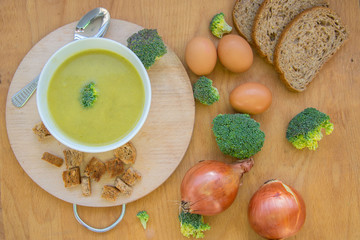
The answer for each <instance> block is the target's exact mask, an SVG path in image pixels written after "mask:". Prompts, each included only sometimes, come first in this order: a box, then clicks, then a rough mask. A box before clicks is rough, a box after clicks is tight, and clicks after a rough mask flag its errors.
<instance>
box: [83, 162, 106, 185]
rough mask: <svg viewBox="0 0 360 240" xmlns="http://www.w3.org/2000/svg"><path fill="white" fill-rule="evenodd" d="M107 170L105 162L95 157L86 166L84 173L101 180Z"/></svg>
mask: <svg viewBox="0 0 360 240" xmlns="http://www.w3.org/2000/svg"><path fill="white" fill-rule="evenodd" d="M105 172H106V166H105V163H103V162H102V161H100V160H99V159H98V158H96V157H93V158H92V159H91V160H90V162H89V163H88V165H87V166H86V168H85V171H84V174H85V176H87V177H90V178H91V179H94V180H95V181H97V182H98V181H100V178H101V176H102V175H103V174H104V173H105Z"/></svg>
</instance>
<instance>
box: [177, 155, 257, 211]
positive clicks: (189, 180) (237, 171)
mask: <svg viewBox="0 0 360 240" xmlns="http://www.w3.org/2000/svg"><path fill="white" fill-rule="evenodd" d="M253 165H254V161H253V160H252V159H246V160H242V161H241V162H237V163H233V164H227V163H224V162H220V161H215V160H206V161H202V162H199V163H197V164H196V165H194V166H193V167H192V168H190V169H189V170H188V171H187V172H186V174H185V176H184V179H183V181H182V183H181V208H182V210H183V211H184V212H190V213H194V214H200V215H205V216H212V215H215V214H219V213H221V212H223V211H225V210H226V209H227V208H228V207H230V205H231V204H232V203H233V202H234V200H235V198H236V195H237V192H238V189H239V185H240V179H241V176H242V175H243V173H245V172H248V171H249V170H250V169H251V168H252V166H253Z"/></svg>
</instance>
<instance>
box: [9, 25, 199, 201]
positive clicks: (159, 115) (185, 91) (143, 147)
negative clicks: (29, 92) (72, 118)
mask: <svg viewBox="0 0 360 240" xmlns="http://www.w3.org/2000/svg"><path fill="white" fill-rule="evenodd" d="M110 25H111V27H109V29H108V32H107V34H106V37H107V38H110V39H112V40H115V41H117V42H120V43H122V44H124V45H126V39H127V38H128V37H130V36H131V35H132V34H133V33H136V32H138V31H139V30H140V29H141V27H140V26H139V25H136V24H133V23H129V22H126V21H122V20H118V19H113V20H111V22H110ZM75 26H76V22H74V23H70V24H67V25H65V26H63V27H61V28H58V29H57V30H55V31H53V32H51V33H50V34H49V35H47V36H46V37H44V38H43V39H41V40H40V41H39V42H38V43H37V44H36V45H35V46H34V47H33V48H31V50H30V51H29V53H28V54H27V55H26V56H25V58H24V59H23V60H22V62H21V64H20V65H19V67H18V70H17V71H16V73H15V75H14V77H13V79H12V82H11V85H10V89H9V92H8V98H7V104H6V126H7V131H8V137H9V140H10V144H11V148H12V150H13V152H14V154H15V156H16V158H17V160H18V161H19V163H20V165H21V166H22V168H23V169H24V170H25V172H26V173H27V174H28V175H29V176H30V178H31V179H32V180H33V181H34V182H36V183H37V184H38V185H39V186H40V187H42V188H43V189H44V190H45V191H47V192H49V193H50V194H52V195H54V196H56V197H57V198H60V199H62V200H64V201H67V202H70V203H75V204H78V205H82V206H89V207H106V206H117V205H121V204H125V203H130V202H133V201H135V200H137V199H139V198H141V197H143V196H145V195H147V194H148V193H150V192H152V191H153V190H154V189H156V188H157V187H158V186H160V185H161V184H162V183H163V182H164V181H165V180H166V179H167V178H168V177H169V176H170V175H171V174H172V173H173V172H174V170H175V169H176V167H177V166H178V165H179V163H180V161H181V160H182V158H183V157H184V154H185V152H186V150H187V148H188V146H189V142H190V139H191V135H192V130H193V126H194V118H195V106H194V98H193V92H192V87H191V84H190V81H189V77H188V75H187V73H186V71H185V68H184V66H183V65H182V63H181V61H180V60H179V58H178V57H177V56H176V54H175V53H174V52H173V50H171V48H169V47H168V48H167V49H168V51H167V53H166V54H165V55H164V56H163V57H162V58H161V59H159V60H158V61H157V62H156V63H155V64H154V65H153V66H152V67H151V69H149V70H148V74H149V78H150V82H151V92H152V96H151V108H150V111H149V115H148V118H147V119H146V122H145V124H144V126H143V127H142V128H141V130H140V132H139V133H138V134H137V135H136V136H135V137H134V138H133V139H132V140H131V141H132V142H133V144H134V145H135V147H136V152H137V156H136V162H135V164H134V168H135V169H136V170H138V171H139V172H140V173H141V175H142V180H141V181H140V182H139V183H138V184H136V186H134V188H133V193H132V194H131V195H130V196H120V197H119V198H118V199H117V200H116V201H114V202H111V201H106V200H104V199H102V198H101V197H100V196H101V191H102V188H103V186H104V185H114V177H113V178H111V177H110V175H109V174H105V176H103V177H102V178H101V180H100V181H99V182H93V183H92V189H91V191H92V194H91V196H88V197H84V196H82V194H81V186H80V185H79V186H76V187H72V188H65V187H64V183H63V180H62V177H61V176H62V175H61V174H62V172H63V171H65V170H66V166H65V164H63V166H62V167H60V168H57V167H54V166H53V165H51V164H48V163H47V162H45V161H39V159H40V158H41V156H42V154H43V153H44V152H50V153H52V154H54V155H56V156H59V157H63V150H65V149H68V147H66V146H64V145H63V144H60V143H59V142H58V141H56V139H55V138H53V137H51V138H50V139H46V140H44V141H38V140H37V137H36V136H35V134H33V133H32V128H33V127H34V126H35V125H36V124H37V123H39V122H40V121H41V120H40V116H39V114H38V111H37V106H36V96H33V97H32V98H30V100H29V102H28V103H27V104H26V105H25V106H24V107H22V108H20V109H19V108H17V107H15V106H14V105H13V104H12V102H11V96H13V95H14V94H15V93H16V92H17V91H19V89H21V88H22V87H23V86H25V85H26V84H27V83H28V79H27V76H36V75H37V74H38V73H39V72H41V69H42V67H43V66H44V65H45V63H46V62H47V60H48V59H49V58H50V56H51V55H52V54H53V53H54V52H55V51H57V50H58V49H59V48H60V47H61V46H64V45H65V44H67V43H69V42H71V41H72V40H73V37H74V29H75ZM164 131H166V134H163V133H164ZM94 156H95V157H97V158H98V159H100V160H102V161H103V162H106V161H107V160H110V159H113V158H114V153H113V151H108V152H104V153H97V154H91V153H85V154H84V161H83V162H82V164H81V166H80V170H81V174H83V171H84V169H85V167H86V164H87V163H88V162H89V161H90V159H91V158H92V157H94Z"/></svg>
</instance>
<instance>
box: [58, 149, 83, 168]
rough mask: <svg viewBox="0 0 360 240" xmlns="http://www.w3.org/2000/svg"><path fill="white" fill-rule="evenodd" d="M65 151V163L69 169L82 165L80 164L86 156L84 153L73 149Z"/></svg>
mask: <svg viewBox="0 0 360 240" xmlns="http://www.w3.org/2000/svg"><path fill="white" fill-rule="evenodd" d="M63 153H64V156H65V163H66V168H67V169H71V168H74V167H80V164H81V162H82V161H83V158H84V153H82V152H79V151H76V150H73V149H66V150H64V151H63Z"/></svg>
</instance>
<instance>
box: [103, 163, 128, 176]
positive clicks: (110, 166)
mask: <svg viewBox="0 0 360 240" xmlns="http://www.w3.org/2000/svg"><path fill="white" fill-rule="evenodd" d="M105 166H106V170H107V171H108V173H110V174H111V177H116V176H119V175H121V174H123V173H124V172H125V169H124V163H123V162H121V161H120V160H119V159H117V158H114V159H111V160H108V161H106V162H105Z"/></svg>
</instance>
